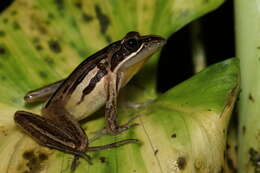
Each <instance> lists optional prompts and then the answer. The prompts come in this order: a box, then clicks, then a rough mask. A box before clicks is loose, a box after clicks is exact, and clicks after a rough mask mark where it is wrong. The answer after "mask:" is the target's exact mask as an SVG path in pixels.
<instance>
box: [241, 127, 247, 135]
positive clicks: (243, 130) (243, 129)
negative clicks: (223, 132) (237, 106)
mask: <svg viewBox="0 0 260 173" xmlns="http://www.w3.org/2000/svg"><path fill="white" fill-rule="evenodd" d="M242 134H243V135H245V134H246V126H243V127H242Z"/></svg>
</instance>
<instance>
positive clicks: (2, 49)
mask: <svg viewBox="0 0 260 173" xmlns="http://www.w3.org/2000/svg"><path fill="white" fill-rule="evenodd" d="M5 53H6V51H5V49H4V48H3V47H0V55H3V54H5Z"/></svg>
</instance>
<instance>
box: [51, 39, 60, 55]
mask: <svg viewBox="0 0 260 173" xmlns="http://www.w3.org/2000/svg"><path fill="white" fill-rule="evenodd" d="M48 45H49V48H50V50H51V51H52V52H54V53H60V52H61V47H60V44H59V42H58V41H57V40H50V41H49V42H48Z"/></svg>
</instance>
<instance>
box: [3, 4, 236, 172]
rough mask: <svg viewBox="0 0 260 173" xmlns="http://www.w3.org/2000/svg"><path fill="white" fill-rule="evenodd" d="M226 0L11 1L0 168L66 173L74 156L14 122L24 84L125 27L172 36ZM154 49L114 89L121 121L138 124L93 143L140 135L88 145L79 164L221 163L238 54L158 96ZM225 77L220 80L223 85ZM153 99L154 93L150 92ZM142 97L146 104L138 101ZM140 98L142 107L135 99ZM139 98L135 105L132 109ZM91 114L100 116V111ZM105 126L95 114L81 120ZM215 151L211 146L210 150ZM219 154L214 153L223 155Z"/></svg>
mask: <svg viewBox="0 0 260 173" xmlns="http://www.w3.org/2000/svg"><path fill="white" fill-rule="evenodd" d="M222 2H223V0H197V1H194V0H185V1H184V0H175V1H171V0H154V1H150V0H149V1H148V0H140V1H122V0H107V1H104V0H102V1H101V0H100V1H80V0H75V1H74V0H70V1H64V0H55V1H50V0H37V1H32V0H31V1H29V0H16V1H14V3H13V4H12V5H11V6H10V7H9V8H8V9H7V10H5V11H4V12H3V13H2V14H1V16H0V67H1V68H0V81H1V85H0V108H1V116H0V156H1V158H4V159H3V160H2V162H1V164H0V169H1V171H2V172H14V173H15V172H23V173H26V172H50V173H53V172H70V164H71V161H72V156H71V155H68V154H64V153H62V152H58V151H56V150H49V149H47V148H44V147H40V146H39V145H38V144H37V143H35V142H34V141H33V140H32V139H31V138H30V137H28V136H27V135H25V134H23V133H22V132H21V131H20V129H18V128H17V127H16V126H15V125H14V122H13V115H14V112H15V111H16V110H18V109H22V110H28V111H31V112H35V113H39V112H40V105H35V106H34V105H33V106H32V105H26V104H25V103H24V101H23V96H24V94H25V93H26V92H28V91H29V90H32V89H35V88H37V87H41V86H43V85H45V84H48V83H50V82H54V81H56V80H60V79H62V78H64V77H66V76H67V75H68V74H69V73H70V72H71V71H72V70H73V69H74V68H75V67H76V66H77V65H78V64H79V63H80V62H81V61H82V60H83V59H84V58H85V57H87V56H89V55H91V54H92V53H94V52H96V51H97V50H99V49H101V48H102V47H104V46H105V45H107V44H108V43H110V42H111V41H115V40H118V39H121V38H122V37H123V36H124V35H125V34H126V33H127V32H128V31H130V30H137V31H139V32H141V34H150V33H153V34H159V35H162V36H165V37H167V36H169V35H170V34H172V33H173V32H175V31H176V30H178V29H180V28H181V27H182V26H183V25H185V24H187V23H188V22H190V21H192V20H194V19H195V18H197V17H199V16H201V15H203V14H205V13H206V12H209V11H211V10H213V9H215V8H217V7H218V6H219V5H220V4H221V3H222ZM157 59H158V54H157V55H156V56H154V57H152V58H151V59H150V61H149V62H147V64H146V66H145V67H144V68H143V70H142V71H141V72H140V73H139V75H138V76H137V77H136V78H135V80H134V82H131V83H130V84H129V85H128V86H127V88H126V89H125V90H127V92H124V91H123V92H122V94H121V98H122V99H121V100H122V102H121V104H120V106H119V107H120V108H119V118H120V122H121V123H123V122H126V121H127V120H128V119H130V118H131V117H133V116H135V115H140V117H139V118H138V119H137V120H136V121H137V122H139V123H140V126H138V127H135V128H133V129H131V130H129V131H127V132H126V133H124V134H122V135H120V136H118V137H110V136H106V137H103V138H101V139H99V140H97V141H95V142H93V143H91V144H90V145H91V146H95V145H102V144H108V143H111V142H114V141H118V140H120V139H126V138H136V139H139V140H140V141H141V142H142V144H129V145H126V146H123V147H120V148H117V149H111V150H105V151H102V152H95V153H91V156H92V157H93V162H94V164H93V165H92V166H90V165H89V164H88V163H86V162H85V161H84V160H80V164H79V166H78V168H77V170H76V172H79V173H80V172H142V173H145V172H169V171H175V170H184V171H185V172H189V171H191V170H195V169H197V170H199V171H201V172H204V171H205V170H209V172H210V171H213V172H216V171H217V170H219V169H221V166H222V165H221V164H222V163H223V161H222V160H223V158H222V156H223V154H222V153H221V152H223V150H224V148H223V147H224V144H225V133H224V134H223V130H224V129H226V127H227V123H228V120H229V113H230V111H231V109H232V106H233V101H234V100H235V98H236V92H237V87H238V83H237V80H238V67H237V60H235V59H231V60H229V61H226V62H223V63H221V64H217V65H215V66H212V67H211V68H209V69H208V70H205V71H203V72H201V73H200V74H198V75H197V76H195V77H194V78H191V79H190V80H188V81H187V82H184V83H183V84H181V85H179V86H177V87H176V88H174V89H172V90H170V91H169V92H167V93H165V94H164V95H161V96H157V93H156V92H155V83H156V81H155V76H156V75H155V74H156V71H155V69H156V63H157ZM223 83H224V85H223ZM152 99H156V100H155V101H154V102H151V101H150V100H152ZM139 103H143V104H139ZM140 106H141V107H140ZM136 107H140V108H136ZM96 115H98V116H99V115H100V116H102V115H103V112H102V111H101V112H98V113H97V114H96ZM82 126H83V128H84V129H86V132H87V134H89V136H90V137H92V136H91V134H90V133H89V132H91V131H95V130H98V129H100V128H102V127H103V126H104V119H103V118H97V119H95V120H91V121H88V122H85V123H83V124H82ZM211 152H212V153H211ZM220 153H221V154H220Z"/></svg>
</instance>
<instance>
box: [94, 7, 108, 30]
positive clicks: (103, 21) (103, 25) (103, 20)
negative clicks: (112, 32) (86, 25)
mask: <svg viewBox="0 0 260 173" xmlns="http://www.w3.org/2000/svg"><path fill="white" fill-rule="evenodd" d="M95 12H96V16H97V19H98V22H99V25H100V32H101V33H103V34H105V33H106V31H107V28H108V26H109V24H110V20H109V18H108V16H106V14H104V13H103V12H102V11H101V8H100V7H99V6H98V5H95Z"/></svg>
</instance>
